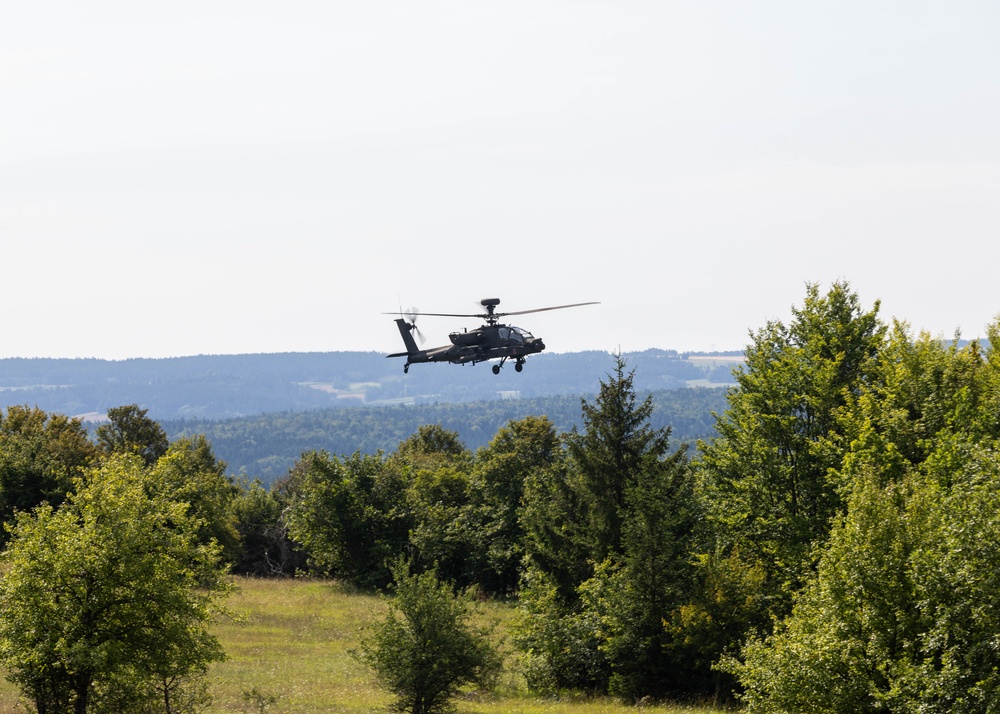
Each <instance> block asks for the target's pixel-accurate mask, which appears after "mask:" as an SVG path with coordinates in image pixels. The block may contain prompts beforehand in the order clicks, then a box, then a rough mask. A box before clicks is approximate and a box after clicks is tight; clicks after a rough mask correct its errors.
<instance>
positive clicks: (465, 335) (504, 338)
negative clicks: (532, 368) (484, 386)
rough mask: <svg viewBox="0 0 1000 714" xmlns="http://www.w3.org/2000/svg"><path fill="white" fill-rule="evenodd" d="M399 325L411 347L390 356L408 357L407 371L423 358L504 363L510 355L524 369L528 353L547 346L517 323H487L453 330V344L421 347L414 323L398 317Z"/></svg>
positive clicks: (518, 369)
mask: <svg viewBox="0 0 1000 714" xmlns="http://www.w3.org/2000/svg"><path fill="white" fill-rule="evenodd" d="M396 325H397V326H398V327H399V333H400V335H401V336H402V337H403V343H404V344H405V345H406V347H407V351H406V352H398V353H396V354H391V355H388V356H389V357H406V364H404V365H403V371H404V372H406V371H409V366H410V365H411V364H419V363H422V362H450V363H451V364H477V363H479V362H485V361H487V360H492V359H499V360H500V361H501V365H502V364H503V362H504V361H506V360H508V359H513V360H515V369H516V370H517V371H518V372H520V371H521V367H522V365H523V364H524V359H525V357H527V356H528V355H533V354H538V353H539V352H541V351H542V350H544V349H545V343H544V342H543V341H542V339H541V338H539V337H535V336H534V335H532V334H531V333H530V332H528V331H527V330H524V329H522V328H520V327H515V326H513V325H500V324H497V325H483V326H482V327H477V328H475V329H472V330H462V331H461V332H452V333H451V334H449V335H448V339H449V340H451V344H450V345H442V346H441V347H432V348H430V349H426V350H422V349H419V348H417V345H416V342H415V341H414V340H413V335H412V334H411V331H412V330H413V326H412V325H411V324H410V323H409V322H407V321H406V320H404V319H403V318H398V319H397V320H396ZM493 371H494V372H499V371H500V365H495V366H494V370H493Z"/></svg>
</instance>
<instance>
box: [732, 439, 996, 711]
mask: <svg viewBox="0 0 1000 714" xmlns="http://www.w3.org/2000/svg"><path fill="white" fill-rule="evenodd" d="M945 448H946V449H948V450H951V449H952V448H953V446H952V445H949V446H946V447H945ZM961 450H962V451H963V453H964V455H965V459H964V462H963V465H962V466H961V467H960V469H959V470H958V471H957V472H954V473H952V474H951V476H950V477H949V478H948V479H946V480H947V481H948V482H950V483H952V484H953V485H951V486H945V485H943V484H942V479H941V478H940V475H939V474H936V475H933V476H930V477H928V476H927V475H924V474H918V473H912V474H910V475H908V476H907V477H906V478H905V479H903V480H902V481H900V482H894V483H889V484H887V485H883V482H884V477H883V476H881V475H880V474H877V473H870V474H869V475H868V476H867V477H866V478H864V479H859V481H858V483H857V484H856V485H855V488H854V489H853V491H852V493H851V497H850V500H849V503H848V511H847V515H846V517H845V518H844V519H843V520H842V521H840V522H839V523H838V524H837V526H836V527H835V528H834V530H833V533H832V534H831V537H830V542H829V546H828V547H827V548H826V550H825V551H824V553H823V556H822V558H821V560H820V564H819V569H818V572H817V574H816V576H815V577H814V578H812V579H811V580H810V582H809V584H808V586H807V587H806V588H805V590H804V592H803V594H802V595H801V597H800V598H799V599H798V600H797V601H796V604H795V608H794V610H793V612H792V614H791V616H790V617H789V618H787V619H786V620H785V621H784V622H783V623H782V624H781V625H780V626H779V627H778V629H777V630H776V631H775V633H774V634H773V635H771V636H770V637H768V638H766V639H763V640H757V641H754V642H752V643H750V644H749V645H748V646H747V647H746V649H745V651H744V655H745V660H744V661H743V662H742V663H741V662H738V661H736V660H735V659H732V660H729V662H728V663H727V665H726V666H727V667H728V668H729V669H731V670H732V671H733V672H735V673H736V674H737V675H738V677H739V679H740V682H741V684H742V685H743V686H744V688H745V694H744V699H745V701H746V703H747V704H748V707H749V709H750V711H766V712H802V711H809V712H817V713H823V712H838V713H840V712H843V713H845V714H846V713H847V712H852V713H853V712H881V711H922V712H963V713H968V714H972V712H988V711H996V710H997V702H998V701H1000V700H998V695H1000V674H998V672H1000V650H998V647H997V632H998V628H1000V551H998V549H997V548H996V545H995V544H996V542H997V538H1000V515H998V514H1000V459H998V458H997V456H996V454H995V452H994V451H993V450H992V449H980V448H976V447H971V448H962V449H961ZM947 461H949V462H950V463H951V464H952V465H954V464H955V462H954V461H952V460H951V459H950V458H949V459H947Z"/></svg>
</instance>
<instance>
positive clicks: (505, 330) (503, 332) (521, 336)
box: [499, 325, 534, 345]
mask: <svg viewBox="0 0 1000 714" xmlns="http://www.w3.org/2000/svg"><path fill="white" fill-rule="evenodd" d="M499 334H500V339H502V340H508V341H510V342H513V343H514V344H518V345H523V344H527V343H528V342H530V341H531V340H532V339H534V336H533V335H532V334H531V333H530V332H528V331H527V330H524V329H521V328H520V327H513V326H511V327H507V326H505V325H501V326H500V329H499Z"/></svg>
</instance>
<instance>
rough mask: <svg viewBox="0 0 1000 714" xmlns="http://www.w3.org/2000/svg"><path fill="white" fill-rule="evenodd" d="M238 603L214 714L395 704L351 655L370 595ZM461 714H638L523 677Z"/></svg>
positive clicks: (473, 701)
mask: <svg viewBox="0 0 1000 714" xmlns="http://www.w3.org/2000/svg"><path fill="white" fill-rule="evenodd" d="M237 584H238V586H239V590H238V592H236V593H235V594H234V595H233V596H232V597H231V598H230V599H229V602H228V605H229V607H230V608H231V609H232V610H233V611H234V612H235V613H237V614H239V615H240V620H239V621H236V622H233V621H224V622H220V623H218V624H217V625H216V633H217V634H218V636H219V638H220V640H221V641H222V643H223V646H224V647H225V650H226V653H227V654H228V655H229V659H228V660H227V661H226V662H222V663H219V664H217V665H215V666H214V667H213V668H212V670H211V672H210V675H209V678H210V691H211V693H212V696H213V699H214V704H213V706H212V707H211V709H210V710H209V711H210V712H218V713H221V712H247V713H251V712H252V713H254V714H257V713H260V712H264V713H266V714H307V713H308V714H313V713H319V712H335V713H337V714H360V713H361V712H365V713H368V712H373V711H385V710H386V707H387V705H388V703H389V701H390V697H389V695H387V694H386V693H384V692H383V691H381V690H380V689H378V688H377V686H376V685H375V682H374V680H373V678H372V676H371V673H370V671H369V670H367V669H366V668H365V667H363V666H362V665H360V664H359V663H358V662H356V661H355V660H354V658H353V657H351V655H350V650H351V649H352V648H353V647H356V646H357V644H358V639H359V635H360V630H361V628H362V627H363V626H364V625H365V624H366V623H369V622H371V621H372V620H373V618H376V617H378V616H379V615H380V614H381V613H382V612H384V604H383V603H382V602H381V601H380V600H379V599H378V598H375V597H373V596H370V595H362V594H355V593H351V592H347V591H344V590H343V589H341V588H339V587H338V586H336V585H335V584H333V583H329V582H323V581H315V580H247V579H238V580H237ZM484 616H486V617H490V618H496V619H499V620H500V621H501V623H502V622H503V621H504V620H505V619H506V618H509V616H510V610H509V608H506V607H504V606H501V605H489V606H487V607H486V608H485V612H484ZM17 699H18V696H17V691H16V690H15V689H14V688H13V687H12V686H11V685H10V684H9V683H7V682H6V681H4V682H3V683H2V684H0V712H3V713H4V714H7V713H8V712H9V713H13V712H17V711H24V710H23V709H19V708H18V706H17ZM455 704H456V706H457V711H458V712H459V714H487V713H490V714H492V713H494V712H496V713H498V714H500V713H503V714H506V713H508V712H509V713H511V714H625V712H634V711H636V708H635V707H629V706H624V705H622V704H618V703H616V702H613V701H610V700H593V699H569V700H567V699H563V700H558V701H557V700H552V699H542V698H538V697H532V696H529V695H528V694H527V692H526V691H525V689H524V684H523V680H521V679H520V678H519V677H518V676H517V675H516V672H508V673H507V674H506V675H505V676H504V678H503V679H502V680H501V684H500V686H499V687H498V690H497V692H495V693H493V694H490V695H482V694H476V693H470V694H468V695H466V696H463V697H461V698H459V699H457V700H456V702H455ZM643 711H645V712H657V713H658V714H681V712H684V713H685V714H713V713H714V712H719V711H721V710H718V709H713V708H711V707H697V708H692V707H677V706H674V707H667V706H663V707H648V708H644V709H643Z"/></svg>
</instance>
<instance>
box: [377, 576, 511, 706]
mask: <svg viewBox="0 0 1000 714" xmlns="http://www.w3.org/2000/svg"><path fill="white" fill-rule="evenodd" d="M393 572H394V575H395V579H396V584H395V593H394V595H393V597H392V598H391V599H390V600H389V614H388V616H387V617H386V618H385V619H384V620H382V621H381V622H378V623H376V624H375V625H374V626H373V627H372V629H371V631H370V632H369V633H368V634H367V636H366V637H365V638H364V639H363V640H362V642H361V649H360V652H359V657H360V659H361V661H362V662H365V663H366V664H368V665H369V666H370V667H372V668H373V669H374V670H375V673H376V675H377V676H378V678H379V681H380V682H381V683H382V685H383V686H385V687H386V689H388V690H389V691H390V692H392V693H393V694H394V695H396V700H395V701H394V702H393V705H392V709H393V710H394V711H399V712H409V713H410V714H433V713H434V712H441V711H446V710H447V709H448V708H449V706H448V704H449V699H450V698H451V697H452V696H454V695H455V693H456V692H457V691H458V688H459V687H460V686H462V685H464V684H467V683H476V684H479V685H481V686H485V687H490V686H492V684H493V682H494V681H495V679H496V675H497V674H498V673H499V671H500V666H501V662H502V660H501V657H500V654H499V651H498V649H497V646H496V644H495V643H494V642H493V641H492V634H491V631H490V630H489V629H488V628H482V627H475V626H473V625H472V624H471V623H470V622H469V620H470V615H471V597H470V596H469V595H455V594H454V593H453V592H452V589H451V586H450V585H449V584H447V583H445V582H442V581H440V580H438V578H437V574H436V572H435V571H433V570H428V571H426V572H424V573H421V574H419V575H411V574H410V573H409V572H408V567H407V566H406V565H405V564H404V563H403V561H398V562H397V563H396V565H395V567H394V570H393Z"/></svg>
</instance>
